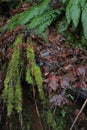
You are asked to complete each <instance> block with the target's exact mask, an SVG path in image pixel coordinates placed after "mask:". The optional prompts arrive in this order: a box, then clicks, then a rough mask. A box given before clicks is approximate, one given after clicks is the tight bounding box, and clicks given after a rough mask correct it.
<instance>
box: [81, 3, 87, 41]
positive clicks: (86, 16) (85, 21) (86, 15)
mask: <svg viewBox="0 0 87 130" xmlns="http://www.w3.org/2000/svg"><path fill="white" fill-rule="evenodd" d="M82 25H83V31H84V36H85V38H86V39H87V4H86V5H85V7H84V9H83V12H82Z"/></svg>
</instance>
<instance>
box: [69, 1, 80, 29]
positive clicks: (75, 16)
mask: <svg viewBox="0 0 87 130" xmlns="http://www.w3.org/2000/svg"><path fill="white" fill-rule="evenodd" d="M80 14H81V10H80V7H79V0H74V1H73V5H72V8H71V19H72V22H73V24H74V26H75V28H76V27H77V26H78V24H79V19H80Z"/></svg>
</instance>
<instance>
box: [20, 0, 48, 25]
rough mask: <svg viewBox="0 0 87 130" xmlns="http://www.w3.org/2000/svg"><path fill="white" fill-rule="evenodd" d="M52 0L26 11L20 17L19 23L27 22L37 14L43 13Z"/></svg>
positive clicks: (46, 0)
mask: <svg viewBox="0 0 87 130" xmlns="http://www.w3.org/2000/svg"><path fill="white" fill-rule="evenodd" d="M49 1H50V0H45V1H44V2H42V3H41V4H40V5H38V6H33V7H31V8H30V9H29V10H28V11H26V12H25V13H24V14H21V15H22V17H20V19H19V24H21V25H22V24H26V23H27V22H29V21H30V20H31V19H32V18H34V17H36V16H37V15H41V14H42V13H43V12H44V11H45V10H46V9H47V8H48V6H47V5H48V3H49Z"/></svg>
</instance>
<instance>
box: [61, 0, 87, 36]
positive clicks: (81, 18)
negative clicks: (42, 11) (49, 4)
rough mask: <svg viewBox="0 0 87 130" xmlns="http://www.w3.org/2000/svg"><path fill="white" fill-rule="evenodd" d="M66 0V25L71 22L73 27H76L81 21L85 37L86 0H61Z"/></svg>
mask: <svg viewBox="0 0 87 130" xmlns="http://www.w3.org/2000/svg"><path fill="white" fill-rule="evenodd" d="M67 1H68V2H67ZM66 2H67V6H66V19H67V24H68V26H69V25H70V24H71V23H72V24H73V26H74V28H77V27H78V25H79V23H80V22H81V23H82V26H83V32H84V36H85V38H86V39H87V17H86V16H87V1H86V0H63V3H66Z"/></svg>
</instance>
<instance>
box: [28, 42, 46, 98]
mask: <svg viewBox="0 0 87 130" xmlns="http://www.w3.org/2000/svg"><path fill="white" fill-rule="evenodd" d="M26 56H27V61H28V65H27V68H26V81H27V82H28V83H29V84H32V85H35V84H36V85H37V88H38V92H39V96H40V99H41V100H44V99H45V96H44V92H43V89H42V75H41V70H40V68H39V67H38V66H37V65H36V63H35V54H34V49H33V47H32V46H30V45H29V44H28V45H27V48H26Z"/></svg>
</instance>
